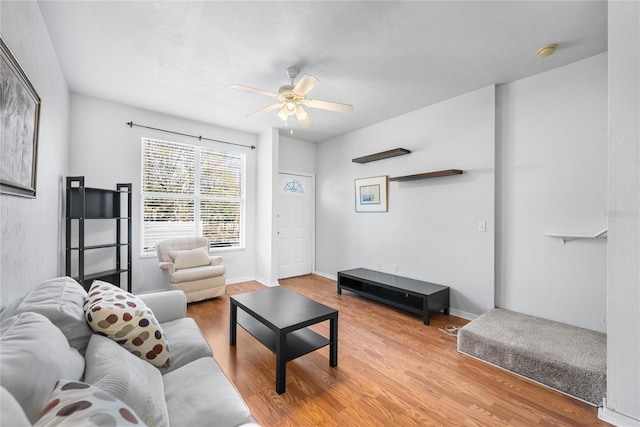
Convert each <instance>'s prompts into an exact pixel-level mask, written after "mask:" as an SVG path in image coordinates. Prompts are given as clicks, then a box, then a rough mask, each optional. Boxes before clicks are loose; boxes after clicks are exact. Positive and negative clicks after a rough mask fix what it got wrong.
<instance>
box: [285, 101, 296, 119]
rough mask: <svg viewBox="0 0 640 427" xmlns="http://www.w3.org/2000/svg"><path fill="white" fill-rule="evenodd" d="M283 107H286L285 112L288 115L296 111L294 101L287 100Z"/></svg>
mask: <svg viewBox="0 0 640 427" xmlns="http://www.w3.org/2000/svg"><path fill="white" fill-rule="evenodd" d="M285 108H286V109H287V114H288V115H290V116H292V115H294V114H295V113H296V104H295V103H294V102H287V104H286V105H285Z"/></svg>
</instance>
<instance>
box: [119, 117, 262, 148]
mask: <svg viewBox="0 0 640 427" xmlns="http://www.w3.org/2000/svg"><path fill="white" fill-rule="evenodd" d="M127 125H128V126H129V127H130V128H132V127H134V126H136V127H139V128H145V129H152V130H158V131H160V132H166V133H172V134H174V135H182V136H188V137H189V138H196V139H197V140H198V141H202V140H205V141H213V142H220V143H222V144H230V145H236V146H238V147H247V148H251V149H252V150H255V149H256V146H255V145H243V144H237V143H235V142H229V141H220V140H219V139H211V138H205V137H204V136H201V135H198V136H196V135H189V134H188V133H182V132H174V131H172V130H166V129H158V128H153V127H151V126H143V125H138V124H135V123H133V122H127Z"/></svg>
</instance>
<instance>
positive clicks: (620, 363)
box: [605, 1, 640, 426]
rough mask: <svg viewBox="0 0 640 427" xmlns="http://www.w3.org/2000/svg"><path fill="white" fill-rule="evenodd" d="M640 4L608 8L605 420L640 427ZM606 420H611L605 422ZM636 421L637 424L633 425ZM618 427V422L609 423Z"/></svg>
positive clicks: (611, 5) (617, 3)
mask: <svg viewBox="0 0 640 427" xmlns="http://www.w3.org/2000/svg"><path fill="white" fill-rule="evenodd" d="M639 104H640V2H638V1H635V2H622V1H612V2H609V210H608V212H609V244H608V251H607V256H608V274H607V314H608V316H609V319H608V324H607V400H606V403H605V415H607V416H611V415H617V414H621V415H623V416H625V417H627V420H626V421H628V422H627V423H626V424H623V423H622V422H620V423H617V424H618V425H636V426H640V310H639V308H638V307H639V306H640V268H639V263H640V147H639V145H640V142H639V141H640V107H639ZM605 419H607V418H605ZM631 419H635V423H634V424H631ZM607 421H610V422H615V419H611V418H610V419H607Z"/></svg>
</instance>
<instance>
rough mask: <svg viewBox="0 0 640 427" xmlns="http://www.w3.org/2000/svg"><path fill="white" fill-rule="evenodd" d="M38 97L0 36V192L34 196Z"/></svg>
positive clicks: (38, 120) (38, 111) (38, 117)
mask: <svg viewBox="0 0 640 427" xmlns="http://www.w3.org/2000/svg"><path fill="white" fill-rule="evenodd" d="M39 123H40V97H39V96H38V94H37V93H36V90H35V89H34V87H33V85H32V84H31V82H30V81H29V79H28V78H27V75H26V74H25V73H24V71H23V70H22V67H21V66H20V64H19V63H18V61H17V59H16V58H15V56H13V54H12V53H11V50H10V49H9V47H8V46H7V44H6V43H5V41H4V39H3V38H2V37H0V136H1V138H0V193H5V194H12V195H16V196H23V197H36V170H37V165H38V162H37V159H38V126H39Z"/></svg>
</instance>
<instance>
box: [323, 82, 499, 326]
mask: <svg viewBox="0 0 640 427" xmlns="http://www.w3.org/2000/svg"><path fill="white" fill-rule="evenodd" d="M494 121H495V88H494V87H493V86H491V87H487V88H485V89H481V90H478V91H475V92H472V93H469V94H466V95H463V96H460V97H457V98H454V99H451V100H448V101H445V102H442V103H439V104H437V105H434V106H430V107H427V108H424V109H421V110H418V111H415V112H413V113H409V114H406V115H403V116H400V117H397V118H394V119H391V120H388V121H385V122H382V123H379V124H376V125H373V126H370V127H367V128H364V129H361V130H359V131H355V132H351V133H349V134H346V135H342V136H340V137H337V138H334V139H331V140H328V141H325V142H322V143H321V144H320V145H319V146H318V170H317V180H316V187H317V196H316V198H317V199H316V233H317V244H316V248H317V250H316V258H317V264H316V270H317V271H318V272H320V273H321V274H324V275H327V276H330V277H335V276H336V275H337V272H338V271H340V270H344V269H349V268H357V267H365V268H370V269H376V267H377V263H378V262H382V271H384V272H387V273H391V272H392V266H393V264H397V265H398V274H399V275H402V276H406V277H411V278H415V279H419V280H425V281H429V282H433V283H439V284H442V285H447V286H450V287H451V291H452V293H451V306H452V312H453V313H454V314H458V315H463V316H466V317H468V316H472V315H475V314H480V313H482V312H484V311H486V310H489V309H491V308H493V306H494V286H493V283H494V237H493V236H494V233H493V231H494V140H495V133H494V131H495V126H494ZM396 147H402V148H406V149H409V150H411V151H412V152H411V154H409V155H406V156H402V157H395V158H391V159H385V160H380V161H376V162H371V163H367V164H357V163H353V162H352V161H351V159H352V158H354V157H360V156H363V155H367V154H372V153H376V152H379V151H384V150H388V149H391V148H396ZM442 169H462V170H464V174H463V175H456V176H450V177H443V178H435V179H428V180H421V181H412V182H391V183H390V185H389V212H386V213H356V212H355V207H354V203H355V202H354V179H356V178H365V177H372V176H378V175H390V176H392V177H393V176H401V175H410V174H416V173H422V172H429V171H437V170H442ZM478 221H486V222H487V223H488V227H487V232H478V231H477V226H478Z"/></svg>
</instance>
